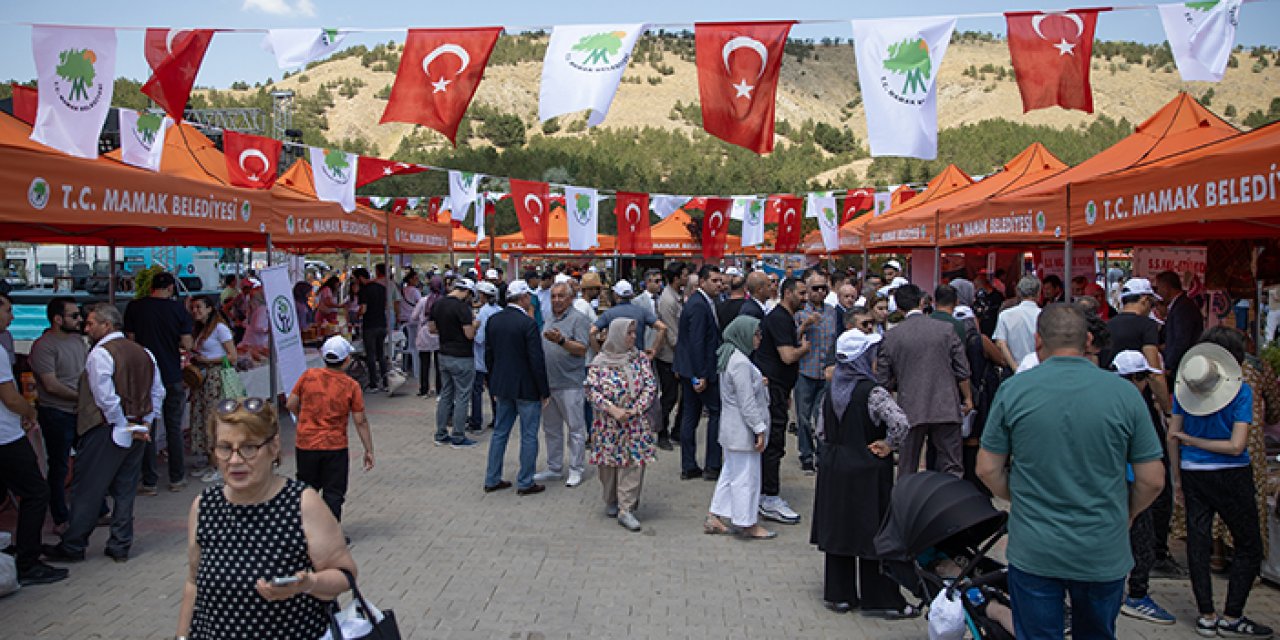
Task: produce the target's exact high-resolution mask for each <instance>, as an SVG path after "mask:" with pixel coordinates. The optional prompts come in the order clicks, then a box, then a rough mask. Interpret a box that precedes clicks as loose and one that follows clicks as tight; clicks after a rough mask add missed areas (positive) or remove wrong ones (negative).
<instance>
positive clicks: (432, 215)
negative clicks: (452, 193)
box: [427, 196, 453, 222]
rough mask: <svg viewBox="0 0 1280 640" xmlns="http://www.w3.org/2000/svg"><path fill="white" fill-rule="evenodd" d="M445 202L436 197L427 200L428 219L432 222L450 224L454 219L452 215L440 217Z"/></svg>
mask: <svg viewBox="0 0 1280 640" xmlns="http://www.w3.org/2000/svg"><path fill="white" fill-rule="evenodd" d="M443 202H444V198H442V197H440V196H435V197H433V198H427V218H428V219H429V220H431V221H432V222H448V221H449V220H451V219H453V216H451V215H447V214H446V215H444V216H441V215H440V205H441V204H442V203H443Z"/></svg>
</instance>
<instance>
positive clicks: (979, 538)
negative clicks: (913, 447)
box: [875, 471, 1012, 640]
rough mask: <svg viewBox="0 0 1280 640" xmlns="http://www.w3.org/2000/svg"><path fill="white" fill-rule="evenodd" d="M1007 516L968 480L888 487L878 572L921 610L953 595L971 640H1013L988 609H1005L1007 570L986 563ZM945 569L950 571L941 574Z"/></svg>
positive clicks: (927, 477) (910, 480)
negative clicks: (910, 596)
mask: <svg viewBox="0 0 1280 640" xmlns="http://www.w3.org/2000/svg"><path fill="white" fill-rule="evenodd" d="M1007 517H1008V514H1006V513H1005V512H1003V511H1000V510H998V509H996V508H995V507H993V506H991V499H990V498H988V497H987V496H985V495H983V494H982V493H981V492H979V491H978V489H977V487H974V486H973V485H972V484H970V483H969V482H968V481H966V480H963V479H961V478H957V477H955V476H953V475H950V474H946V473H937V472H933V471H922V472H919V473H914V474H911V475H909V476H907V477H905V478H902V479H901V480H899V481H898V483H897V485H896V486H894V488H893V493H892V495H891V496H890V499H889V511H888V512H887V513H886V514H885V518H884V521H883V522H882V523H881V524H880V531H879V532H878V533H877V534H876V539H875V545H876V553H878V554H879V555H880V560H881V562H882V563H883V571H884V572H885V573H886V574H887V575H889V577H891V578H893V579H894V581H895V582H897V583H898V584H900V585H902V587H903V588H905V589H907V590H908V591H910V592H911V593H912V594H913V595H914V596H915V597H917V598H919V599H920V600H921V605H922V606H923V605H924V603H927V602H933V600H934V598H935V597H936V596H937V595H938V593H939V592H941V591H944V590H946V591H947V596H948V597H949V598H950V597H952V596H954V595H955V594H957V593H958V594H959V595H960V598H959V599H960V602H961V603H962V605H963V609H964V623H965V626H966V627H967V628H968V630H969V633H970V634H972V636H973V637H974V638H983V639H988V638H990V639H996V640H1003V639H1005V638H1012V635H1011V634H1010V633H1008V632H1007V631H1006V630H1005V628H1004V627H1003V626H1002V625H1001V624H1000V623H999V622H998V621H997V620H996V619H994V618H992V617H991V616H990V615H988V608H989V605H990V604H991V603H1000V605H1002V606H1003V607H1008V606H1009V599H1008V595H1007V592H1008V583H1007V576H1006V568H1005V566H1004V565H1002V564H1000V563H999V562H996V561H995V560H992V559H991V558H988V557H987V553H988V552H989V551H990V550H991V548H992V547H993V546H995V544H996V543H997V542H999V540H1000V539H1001V538H1002V537H1004V534H1005V520H1006V519H1007ZM943 567H948V568H950V569H951V571H940V569H941V568H943ZM940 573H947V574H950V575H940ZM930 614H931V615H932V614H933V612H930Z"/></svg>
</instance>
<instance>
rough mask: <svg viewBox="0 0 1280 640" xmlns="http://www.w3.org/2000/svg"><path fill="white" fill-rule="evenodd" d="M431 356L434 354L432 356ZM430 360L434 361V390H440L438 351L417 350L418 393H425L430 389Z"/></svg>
mask: <svg viewBox="0 0 1280 640" xmlns="http://www.w3.org/2000/svg"><path fill="white" fill-rule="evenodd" d="M432 356H435V357H434V358H433V357H432ZM432 362H435V370H436V390H437V391H439V390H440V352H439V351H419V352H418V372H419V373H418V375H419V376H421V379H419V380H418V393H423V394H425V393H426V392H428V391H430V390H431V368H432V364H431V363H432Z"/></svg>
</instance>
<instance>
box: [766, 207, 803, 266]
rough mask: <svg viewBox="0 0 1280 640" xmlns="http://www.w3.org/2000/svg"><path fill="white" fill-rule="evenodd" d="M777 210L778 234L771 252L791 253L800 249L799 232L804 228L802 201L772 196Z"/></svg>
mask: <svg viewBox="0 0 1280 640" xmlns="http://www.w3.org/2000/svg"><path fill="white" fill-rule="evenodd" d="M770 200H772V202H773V204H775V205H776V207H777V210H778V232H777V235H776V236H775V239H774V241H773V250H774V251H776V252H778V253H792V252H794V251H796V249H798V248H799V247H800V232H801V229H802V227H803V226H804V199H803V198H800V197H798V196H774V197H772V198H770Z"/></svg>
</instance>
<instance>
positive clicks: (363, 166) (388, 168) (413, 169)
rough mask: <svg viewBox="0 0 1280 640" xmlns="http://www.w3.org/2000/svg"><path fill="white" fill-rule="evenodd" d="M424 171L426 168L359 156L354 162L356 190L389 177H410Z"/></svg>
mask: <svg viewBox="0 0 1280 640" xmlns="http://www.w3.org/2000/svg"><path fill="white" fill-rule="evenodd" d="M426 170H427V168H426V167H424V166H422V165H417V164H409V163H408V162H396V161H394V160H383V159H382V158H370V157H369V156H360V159H359V160H357V161H356V188H357V189H358V188H360V187H363V186H365V185H366V184H369V183H370V182H376V181H378V180H381V179H383V178H387V177H390V176H399V175H410V174H414V173H422V172H423V171H426Z"/></svg>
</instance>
